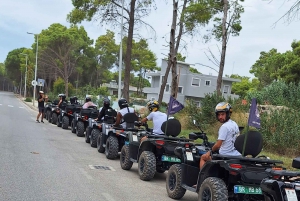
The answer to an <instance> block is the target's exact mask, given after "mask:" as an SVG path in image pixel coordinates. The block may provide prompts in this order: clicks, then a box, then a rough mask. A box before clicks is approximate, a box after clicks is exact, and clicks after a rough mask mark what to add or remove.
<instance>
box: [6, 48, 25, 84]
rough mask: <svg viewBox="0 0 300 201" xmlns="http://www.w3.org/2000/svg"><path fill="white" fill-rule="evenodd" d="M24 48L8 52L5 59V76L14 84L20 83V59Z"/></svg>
mask: <svg viewBox="0 0 300 201" xmlns="http://www.w3.org/2000/svg"><path fill="white" fill-rule="evenodd" d="M24 50H25V48H18V49H14V50H12V51H10V52H9V53H8V55H7V57H6V59H5V69H6V76H7V77H8V78H9V79H10V80H12V81H15V82H16V83H19V82H20V81H21V71H20V69H21V58H20V57H22V56H20V53H22V52H23V51H24Z"/></svg>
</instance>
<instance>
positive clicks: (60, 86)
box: [53, 77, 75, 96]
mask: <svg viewBox="0 0 300 201" xmlns="http://www.w3.org/2000/svg"><path fill="white" fill-rule="evenodd" d="M68 90H69V96H72V95H74V92H75V89H74V87H73V85H72V84H71V83H68ZM53 93H54V94H57V95H58V94H62V93H65V82H64V80H63V79H62V78H60V77H59V78H58V79H57V80H56V81H55V82H54V83H53Z"/></svg>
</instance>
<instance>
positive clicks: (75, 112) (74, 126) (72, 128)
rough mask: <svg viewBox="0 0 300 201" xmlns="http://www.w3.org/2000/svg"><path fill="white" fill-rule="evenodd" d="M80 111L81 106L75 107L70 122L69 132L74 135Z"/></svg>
mask: <svg viewBox="0 0 300 201" xmlns="http://www.w3.org/2000/svg"><path fill="white" fill-rule="evenodd" d="M81 109H82V105H77V106H76V108H75V110H74V113H73V119H72V121H71V125H70V126H71V132H72V133H74V134H75V133H76V125H77V119H79V118H80V111H81Z"/></svg>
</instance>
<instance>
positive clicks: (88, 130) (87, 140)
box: [84, 127, 91, 143]
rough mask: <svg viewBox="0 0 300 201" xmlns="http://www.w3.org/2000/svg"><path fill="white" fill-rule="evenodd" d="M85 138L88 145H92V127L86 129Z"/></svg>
mask: <svg viewBox="0 0 300 201" xmlns="http://www.w3.org/2000/svg"><path fill="white" fill-rule="evenodd" d="M84 138H85V142H86V143H90V140H91V139H90V127H86V130H85V137H84Z"/></svg>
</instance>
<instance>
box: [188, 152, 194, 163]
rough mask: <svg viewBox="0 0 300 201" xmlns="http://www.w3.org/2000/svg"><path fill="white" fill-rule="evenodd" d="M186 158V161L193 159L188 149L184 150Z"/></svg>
mask: <svg viewBox="0 0 300 201" xmlns="http://www.w3.org/2000/svg"><path fill="white" fill-rule="evenodd" d="M186 159H187V160H188V161H193V160H194V158H193V154H192V152H189V151H187V152H186Z"/></svg>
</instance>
